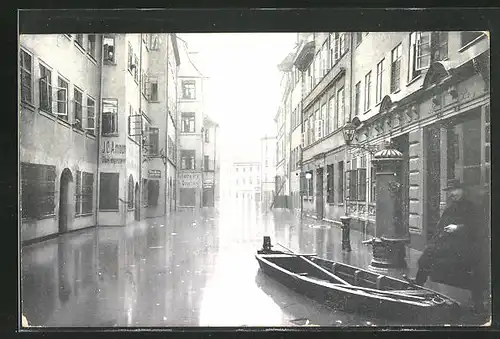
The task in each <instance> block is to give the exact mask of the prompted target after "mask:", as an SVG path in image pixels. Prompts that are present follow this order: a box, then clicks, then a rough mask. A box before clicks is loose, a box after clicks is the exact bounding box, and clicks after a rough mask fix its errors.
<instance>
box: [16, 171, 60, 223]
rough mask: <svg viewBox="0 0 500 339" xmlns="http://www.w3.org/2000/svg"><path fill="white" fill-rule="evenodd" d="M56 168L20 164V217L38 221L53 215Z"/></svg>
mask: <svg viewBox="0 0 500 339" xmlns="http://www.w3.org/2000/svg"><path fill="white" fill-rule="evenodd" d="M55 182H56V167H55V166H47V165H39V164H30V163H21V207H22V209H21V216H22V218H31V219H40V218H43V217H45V216H51V215H53V214H54V209H55V203H54V196H55Z"/></svg>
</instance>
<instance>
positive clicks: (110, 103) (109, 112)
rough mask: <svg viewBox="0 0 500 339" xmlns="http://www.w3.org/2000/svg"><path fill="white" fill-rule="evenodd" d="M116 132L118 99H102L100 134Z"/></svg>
mask: <svg viewBox="0 0 500 339" xmlns="http://www.w3.org/2000/svg"><path fill="white" fill-rule="evenodd" d="M117 133H118V99H102V135H111V134H117Z"/></svg>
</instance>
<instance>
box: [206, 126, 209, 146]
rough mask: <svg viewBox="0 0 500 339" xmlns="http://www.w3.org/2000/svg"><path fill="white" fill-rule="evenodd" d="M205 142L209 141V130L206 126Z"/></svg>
mask: <svg viewBox="0 0 500 339" xmlns="http://www.w3.org/2000/svg"><path fill="white" fill-rule="evenodd" d="M205 142H206V143H208V142H210V130H209V129H208V128H207V129H206V130H205Z"/></svg>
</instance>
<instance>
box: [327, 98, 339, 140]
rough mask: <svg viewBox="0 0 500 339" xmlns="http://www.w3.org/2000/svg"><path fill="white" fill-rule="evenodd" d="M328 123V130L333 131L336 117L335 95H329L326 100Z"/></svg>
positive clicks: (335, 127)
mask: <svg viewBox="0 0 500 339" xmlns="http://www.w3.org/2000/svg"><path fill="white" fill-rule="evenodd" d="M328 115H329V118H328V124H329V128H330V132H333V131H335V130H336V129H337V124H336V122H337V121H336V119H335V96H333V95H332V96H331V97H330V99H329V100H328Z"/></svg>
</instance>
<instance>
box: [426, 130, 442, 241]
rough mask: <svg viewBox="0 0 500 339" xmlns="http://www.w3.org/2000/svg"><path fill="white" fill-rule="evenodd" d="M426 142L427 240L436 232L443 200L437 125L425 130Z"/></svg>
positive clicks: (439, 140) (439, 139)
mask: <svg viewBox="0 0 500 339" xmlns="http://www.w3.org/2000/svg"><path fill="white" fill-rule="evenodd" d="M425 139H426V140H427V142H426V144H427V145H426V151H427V157H426V160H425V162H426V167H427V171H426V174H425V176H426V177H425V180H426V185H425V186H426V187H425V193H426V194H425V202H426V211H427V213H426V217H425V221H426V226H427V227H426V229H427V240H429V239H430V238H432V236H433V235H434V234H435V233H436V226H437V223H438V221H439V216H440V210H439V204H440V201H441V132H440V129H439V128H438V127H436V126H432V127H429V128H427V129H426V131H425Z"/></svg>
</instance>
